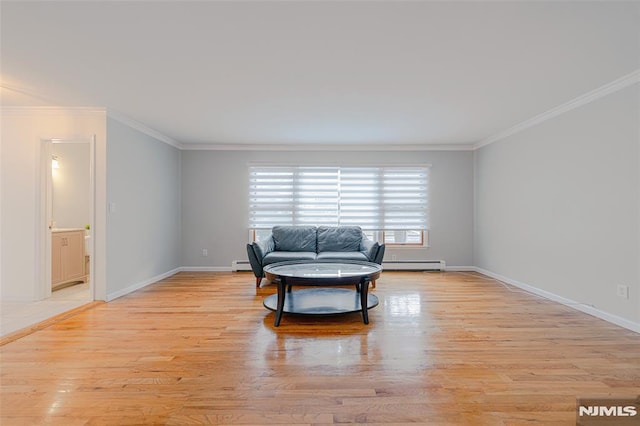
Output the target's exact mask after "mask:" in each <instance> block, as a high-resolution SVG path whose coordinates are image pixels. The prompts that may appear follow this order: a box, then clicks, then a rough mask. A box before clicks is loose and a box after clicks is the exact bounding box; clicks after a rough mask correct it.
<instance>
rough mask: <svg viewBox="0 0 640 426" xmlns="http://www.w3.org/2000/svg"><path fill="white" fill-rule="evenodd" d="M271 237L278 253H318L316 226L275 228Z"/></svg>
mask: <svg viewBox="0 0 640 426" xmlns="http://www.w3.org/2000/svg"><path fill="white" fill-rule="evenodd" d="M271 235H272V236H273V241H274V243H275V250H276V251H310V252H313V253H315V252H316V227H315V226H274V227H273V229H272V230H271Z"/></svg>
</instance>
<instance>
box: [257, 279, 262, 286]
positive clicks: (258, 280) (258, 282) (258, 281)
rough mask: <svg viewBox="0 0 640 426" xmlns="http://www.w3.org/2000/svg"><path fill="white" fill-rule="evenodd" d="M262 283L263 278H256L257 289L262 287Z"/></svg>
mask: <svg viewBox="0 0 640 426" xmlns="http://www.w3.org/2000/svg"><path fill="white" fill-rule="evenodd" d="M261 281H262V277H256V288H258V287H260V282H261Z"/></svg>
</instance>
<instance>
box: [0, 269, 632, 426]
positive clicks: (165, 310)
mask: <svg viewBox="0 0 640 426" xmlns="http://www.w3.org/2000/svg"><path fill="white" fill-rule="evenodd" d="M274 291H275V286H267V287H265V288H262V289H256V288H255V285H254V278H253V276H252V275H251V274H248V273H204V272H202V273H185V272H183V273H179V274H177V275H174V276H173V277H170V278H168V279H165V280H163V281H161V282H158V283H156V284H153V285H151V286H148V287H146V288H144V289H142V290H140V291H137V292H135V293H132V294H130V295H128V296H125V297H122V298H119V299H117V300H114V301H112V302H110V303H106V304H98V305H95V306H93V307H91V308H90V309H87V310H84V311H81V312H79V313H77V314H76V315H73V316H71V317H69V318H63V319H61V320H60V321H58V322H55V321H53V322H51V325H49V326H48V327H46V328H44V329H41V330H37V331H35V332H34V333H32V334H29V335H27V336H25V337H22V338H20V339H17V340H14V341H12V342H10V343H7V344H5V345H4V346H2V347H1V348H0V351H1V353H0V354H1V367H2V372H1V385H2V386H1V404H2V405H1V407H0V408H1V414H0V423H1V424H2V425H3V426H7V425H41V424H60V425H84V424H91V425H93V424H95V425H101V424H105V425H128V424H251V425H266V424H283V425H284V424H286V425H294V424H299V425H323V424H334V423H368V424H395V425H399V424H403V423H407V424H408V423H414V424H415V423H422V424H429V425H501V424H505V425H507V424H508V425H512V424H513V425H518V424H527V425H529V424H541V425H553V424H559V425H572V424H575V421H576V417H575V411H576V409H575V407H576V397H578V396H609V395H613V396H622V397H632V396H635V395H637V394H639V393H640V335H638V334H636V333H634V332H632V331H629V330H625V329H623V328H620V327H617V326H615V325H611V324H609V323H606V322H604V321H602V320H599V319H597V318H594V317H591V316H589V315H586V314H583V313H580V312H578V311H575V310H573V309H571V308H568V307H565V306H562V305H559V304H556V303H553V302H550V301H546V300H544V299H541V298H539V297H536V296H534V295H530V294H527V293H524V292H522V291H519V290H517V289H514V288H509V287H507V286H506V285H503V284H501V283H499V282H496V281H494V280H492V279H489V278H487V277H484V276H482V275H479V274H474V273H454V272H449V273H424V272H383V274H382V277H381V278H380V279H379V280H378V282H377V287H376V288H375V289H373V290H372V291H373V292H374V293H375V294H376V295H377V296H378V297H379V298H380V305H379V306H377V307H376V308H373V309H372V310H370V311H369V319H370V324H369V325H364V324H363V323H362V320H361V317H360V315H359V314H346V315H339V316H329V317H312V316H291V315H287V314H285V315H284V317H283V319H282V323H281V325H280V327H278V328H274V327H273V320H274V314H273V312H271V311H268V310H266V309H265V308H264V307H263V306H262V299H263V298H264V297H265V296H267V295H269V294H272V293H273V292H274Z"/></svg>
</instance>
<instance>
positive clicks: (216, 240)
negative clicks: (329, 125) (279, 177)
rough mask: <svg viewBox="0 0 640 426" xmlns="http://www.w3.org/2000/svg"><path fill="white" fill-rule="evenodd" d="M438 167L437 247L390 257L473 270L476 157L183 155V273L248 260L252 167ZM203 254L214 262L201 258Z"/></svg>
mask: <svg viewBox="0 0 640 426" xmlns="http://www.w3.org/2000/svg"><path fill="white" fill-rule="evenodd" d="M250 163H262V164H265V163H271V164H274V163H275V164H295V165H301V164H304V165H334V164H342V165H356V166H357V165H386V164H391V165H398V164H431V175H430V200H429V202H430V215H431V231H430V234H429V235H430V247H429V248H426V249H395V250H394V249H389V250H388V251H387V254H386V255H385V258H386V259H391V256H392V255H393V254H396V255H397V259H398V260H403V259H409V260H416V259H430V260H435V259H443V260H445V261H446V262H447V265H456V266H471V265H472V262H473V245H472V241H473V153H472V152H470V151H418V152H402V151H396V152H393V151H387V152H384V151H380V152H375V151H367V152H330V151H320V152H306V151H183V153H182V212H183V216H182V265H183V266H185V267H187V268H190V267H191V268H193V267H201V268H226V269H228V268H230V267H231V262H232V261H233V260H240V259H246V258H247V253H246V249H245V246H246V243H247V241H248V236H249V234H248V190H249V177H248V166H249V164H250ZM202 249H207V250H208V253H209V255H208V256H207V257H204V256H202Z"/></svg>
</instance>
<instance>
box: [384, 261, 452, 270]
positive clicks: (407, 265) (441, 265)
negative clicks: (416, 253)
mask: <svg viewBox="0 0 640 426" xmlns="http://www.w3.org/2000/svg"><path fill="white" fill-rule="evenodd" d="M382 267H383V268H384V270H385V271H444V270H445V269H446V267H447V265H446V264H445V262H444V260H385V261H383V262H382Z"/></svg>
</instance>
